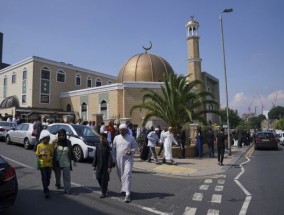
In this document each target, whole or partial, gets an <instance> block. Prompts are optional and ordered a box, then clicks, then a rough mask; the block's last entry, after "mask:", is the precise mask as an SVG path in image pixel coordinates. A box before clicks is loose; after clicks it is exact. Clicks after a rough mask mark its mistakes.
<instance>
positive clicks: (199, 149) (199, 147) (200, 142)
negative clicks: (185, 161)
mask: <svg viewBox="0 0 284 215" xmlns="http://www.w3.org/2000/svg"><path fill="white" fill-rule="evenodd" d="M195 139H196V148H197V155H198V157H199V158H202V154H203V134H202V131H201V127H200V126H198V128H197V130H196V136H195Z"/></svg>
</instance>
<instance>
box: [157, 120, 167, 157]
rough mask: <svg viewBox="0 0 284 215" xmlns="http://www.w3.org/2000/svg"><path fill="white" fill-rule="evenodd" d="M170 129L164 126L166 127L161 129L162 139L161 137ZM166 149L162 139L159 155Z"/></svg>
mask: <svg viewBox="0 0 284 215" xmlns="http://www.w3.org/2000/svg"><path fill="white" fill-rule="evenodd" d="M166 131H168V127H166V126H164V129H163V130H162V131H161V134H160V140H161V137H162V135H163V134H164V133H165V132H166ZM163 150H164V143H163V142H161V141H160V149H159V152H158V156H160V155H161V153H162V151H163Z"/></svg>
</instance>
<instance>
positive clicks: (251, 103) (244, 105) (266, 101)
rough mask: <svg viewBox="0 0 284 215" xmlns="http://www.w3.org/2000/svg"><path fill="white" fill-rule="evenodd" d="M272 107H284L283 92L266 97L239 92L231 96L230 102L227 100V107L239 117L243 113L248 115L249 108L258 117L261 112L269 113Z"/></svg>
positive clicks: (276, 92)
mask: <svg viewBox="0 0 284 215" xmlns="http://www.w3.org/2000/svg"><path fill="white" fill-rule="evenodd" d="M273 105H275V106H283V107H284V90H278V91H274V92H272V93H269V94H268V95H259V94H257V95H248V94H245V93H244V92H239V93H236V94H235V95H234V96H233V99H232V100H231V101H230V99H229V107H230V108H231V109H234V110H237V111H238V113H239V116H241V115H242V114H243V113H248V112H249V107H250V112H256V114H257V115H258V114H261V112H262V111H265V110H267V111H270V110H271V108H272V107H273ZM222 108H224V107H222Z"/></svg>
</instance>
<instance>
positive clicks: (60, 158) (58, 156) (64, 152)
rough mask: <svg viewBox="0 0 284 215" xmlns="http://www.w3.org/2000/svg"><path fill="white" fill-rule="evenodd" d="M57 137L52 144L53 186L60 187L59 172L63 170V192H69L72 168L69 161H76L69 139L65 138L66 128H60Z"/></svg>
mask: <svg viewBox="0 0 284 215" xmlns="http://www.w3.org/2000/svg"><path fill="white" fill-rule="evenodd" d="M57 135H58V139H55V140H54V141H53V142H52V144H53V146H54V164H55V165H54V167H53V169H54V173H55V181H56V183H55V186H56V187H57V189H60V188H61V172H63V185H64V191H65V194H68V195H70V194H71V176H70V171H71V170H72V163H71V161H72V160H74V163H73V165H74V166H76V162H75V159H74V156H73V153H72V145H71V141H70V140H68V139H67V135H66V130H65V129H60V130H59V131H58V133H57Z"/></svg>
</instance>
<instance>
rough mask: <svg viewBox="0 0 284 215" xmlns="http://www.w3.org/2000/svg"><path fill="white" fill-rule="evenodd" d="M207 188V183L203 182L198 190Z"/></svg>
mask: <svg viewBox="0 0 284 215" xmlns="http://www.w3.org/2000/svg"><path fill="white" fill-rule="evenodd" d="M208 188H209V185H207V184H203V185H201V186H200V187H199V190H208Z"/></svg>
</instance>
